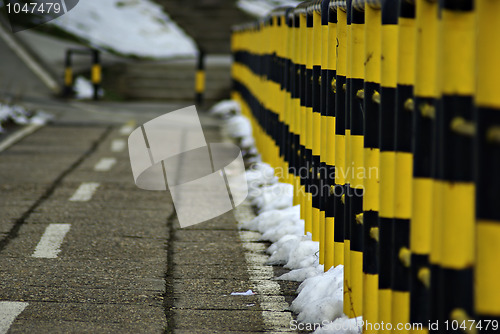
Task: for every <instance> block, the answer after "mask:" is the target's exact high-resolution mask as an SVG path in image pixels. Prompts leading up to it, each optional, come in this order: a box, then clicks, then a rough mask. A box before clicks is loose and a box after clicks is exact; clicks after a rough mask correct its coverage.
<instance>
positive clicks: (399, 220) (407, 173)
mask: <svg viewBox="0 0 500 334" xmlns="http://www.w3.org/2000/svg"><path fill="white" fill-rule="evenodd" d="M398 26H399V33H398V35H399V36H398V39H399V41H398V62H397V91H396V118H395V150H396V154H395V162H394V166H395V167H394V171H395V175H394V185H395V187H394V218H395V219H394V224H393V232H392V233H393V251H392V277H391V288H392V307H391V309H392V316H391V320H392V322H393V323H394V324H400V323H401V324H407V323H409V321H410V266H411V253H410V219H411V216H412V210H411V209H412V177H413V153H412V148H413V147H412V145H413V143H412V119H413V111H414V99H413V85H414V83H415V31H416V30H415V5H414V4H413V3H410V2H408V1H406V0H400V4H399V22H398ZM399 332H400V333H408V332H409V330H408V329H402V330H400V331H399Z"/></svg>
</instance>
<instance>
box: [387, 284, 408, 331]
mask: <svg viewBox="0 0 500 334" xmlns="http://www.w3.org/2000/svg"><path fill="white" fill-rule="evenodd" d="M409 315H410V293H409V292H401V291H393V292H392V316H391V321H392V324H393V326H397V325H398V324H403V326H402V328H403V329H398V330H397V332H398V333H409V330H405V329H404V328H405V326H404V325H405V324H408V323H409V322H410V316H409Z"/></svg>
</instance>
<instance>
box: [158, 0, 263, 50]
mask: <svg viewBox="0 0 500 334" xmlns="http://www.w3.org/2000/svg"><path fill="white" fill-rule="evenodd" d="M156 2H158V3H159V4H160V5H162V6H163V7H164V8H165V11H166V12H167V13H168V15H169V16H170V17H171V18H172V19H173V20H174V21H175V22H176V23H177V24H178V25H179V26H180V27H181V28H182V29H184V31H185V32H186V33H187V34H188V35H190V36H191V37H193V39H194V40H195V41H196V43H197V44H198V46H199V47H200V48H202V49H203V50H204V51H205V52H206V53H208V54H229V53H230V52H231V48H230V36H231V27H232V26H233V25H236V24H241V23H244V22H249V21H252V20H254V18H252V17H251V16H249V15H248V14H246V13H245V12H243V11H241V10H240V9H239V8H238V7H236V0H182V1H181V0H156Z"/></svg>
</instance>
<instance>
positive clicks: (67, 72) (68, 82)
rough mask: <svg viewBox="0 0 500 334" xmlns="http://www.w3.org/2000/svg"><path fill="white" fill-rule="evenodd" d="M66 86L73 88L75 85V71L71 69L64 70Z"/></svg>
mask: <svg viewBox="0 0 500 334" xmlns="http://www.w3.org/2000/svg"><path fill="white" fill-rule="evenodd" d="M64 85H66V86H71V85H73V70H72V69H71V67H67V68H66V69H65V70H64Z"/></svg>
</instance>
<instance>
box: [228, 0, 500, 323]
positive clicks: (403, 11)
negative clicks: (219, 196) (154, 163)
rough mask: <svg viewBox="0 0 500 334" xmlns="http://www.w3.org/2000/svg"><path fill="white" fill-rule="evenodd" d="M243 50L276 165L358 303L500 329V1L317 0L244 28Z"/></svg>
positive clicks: (245, 74) (371, 312)
mask: <svg viewBox="0 0 500 334" xmlns="http://www.w3.org/2000/svg"><path fill="white" fill-rule="evenodd" d="M232 52H233V56H234V65H233V67H232V78H233V92H232V98H233V99H235V100H237V101H239V102H240V103H241V105H242V110H243V113H244V114H245V115H246V116H247V117H249V118H250V120H251V121H252V123H253V126H254V132H255V133H254V135H255V139H256V143H257V146H258V149H259V150H260V152H261V153H262V157H263V159H264V161H266V162H268V163H270V164H271V165H272V166H273V167H275V168H276V171H277V173H278V174H279V175H278V176H279V177H280V178H281V180H282V181H283V182H288V183H290V184H292V185H294V189H295V194H294V202H295V204H300V207H301V218H303V219H304V221H305V230H306V232H310V233H311V234H312V239H313V240H315V241H319V243H320V254H319V260H320V263H322V264H324V265H325V270H328V269H329V268H331V267H332V266H337V265H341V264H342V265H344V312H345V313H346V314H347V315H348V316H349V317H357V316H360V315H362V316H363V317H364V320H365V328H364V332H365V333H375V332H390V331H391V330H390V329H387V327H388V326H386V327H385V330H377V329H378V328H377V327H380V324H381V323H382V322H384V323H385V324H388V323H389V324H392V325H393V326H394V327H393V330H392V332H397V333H408V332H417V331H418V332H427V331H429V326H431V329H432V330H436V329H438V332H440V333H441V332H442V333H446V332H462V331H464V329H465V331H469V332H471V333H474V332H475V333H478V332H482V333H483V332H484V333H490V332H494V331H496V330H497V329H498V321H499V320H500V82H499V81H498V80H499V78H500V1H499V0H475V1H474V0H459V1H458V0H456V1H454V0H442V1H439V2H438V1H430V0H414V1H412V0H384V1H381V2H380V1H379V0H365V1H363V0H348V1H330V0H323V1H306V2H304V3H301V4H300V5H298V6H297V7H296V8H277V9H276V10H274V11H273V12H272V13H271V14H270V15H269V16H268V17H266V18H264V19H261V20H259V21H257V22H253V23H250V24H245V25H241V26H238V27H235V28H234V29H233V34H232ZM497 206H498V207H497ZM366 322H368V323H370V324H372V325H373V326H371V327H370V326H368V325H367V324H366ZM412 323H413V324H417V323H421V324H422V325H423V328H422V329H418V330H417V329H415V327H413V328H411V326H406V328H403V329H401V328H398V329H397V330H396V328H395V326H396V325H397V324H412ZM377 324H379V325H378V326H377ZM436 324H437V325H438V326H439V327H438V328H437V327H436Z"/></svg>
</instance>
